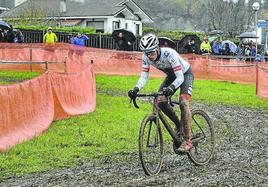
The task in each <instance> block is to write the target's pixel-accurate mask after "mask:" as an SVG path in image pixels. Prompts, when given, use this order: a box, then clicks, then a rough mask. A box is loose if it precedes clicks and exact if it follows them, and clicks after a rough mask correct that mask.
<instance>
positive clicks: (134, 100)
mask: <svg viewBox="0 0 268 187" xmlns="http://www.w3.org/2000/svg"><path fill="white" fill-rule="evenodd" d="M133 104H134V106H135V108H140V107H139V106H138V105H137V102H136V97H135V99H133Z"/></svg>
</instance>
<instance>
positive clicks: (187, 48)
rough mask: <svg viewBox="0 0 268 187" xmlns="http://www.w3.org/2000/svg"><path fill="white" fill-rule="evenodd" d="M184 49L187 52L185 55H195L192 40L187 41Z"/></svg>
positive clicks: (193, 41)
mask: <svg viewBox="0 0 268 187" xmlns="http://www.w3.org/2000/svg"><path fill="white" fill-rule="evenodd" d="M185 49H186V50H187V53H196V52H197V51H196V46H195V40H194V38H192V39H191V40H189V42H188V44H187V45H186V46H185Z"/></svg>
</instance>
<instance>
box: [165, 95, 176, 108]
mask: <svg viewBox="0 0 268 187" xmlns="http://www.w3.org/2000/svg"><path fill="white" fill-rule="evenodd" d="M167 100H168V103H169V104H170V106H172V107H174V104H173V103H172V102H171V97H170V96H169V97H167Z"/></svg>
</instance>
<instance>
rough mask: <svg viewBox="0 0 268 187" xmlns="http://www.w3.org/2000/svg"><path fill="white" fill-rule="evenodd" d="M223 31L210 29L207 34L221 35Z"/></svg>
mask: <svg viewBox="0 0 268 187" xmlns="http://www.w3.org/2000/svg"><path fill="white" fill-rule="evenodd" d="M223 33H224V32H223V31H222V30H212V31H210V32H209V33H208V34H209V35H221V34H223Z"/></svg>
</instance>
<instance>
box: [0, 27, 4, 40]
mask: <svg viewBox="0 0 268 187" xmlns="http://www.w3.org/2000/svg"><path fill="white" fill-rule="evenodd" d="M0 42H5V35H4V31H3V30H2V29H0Z"/></svg>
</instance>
